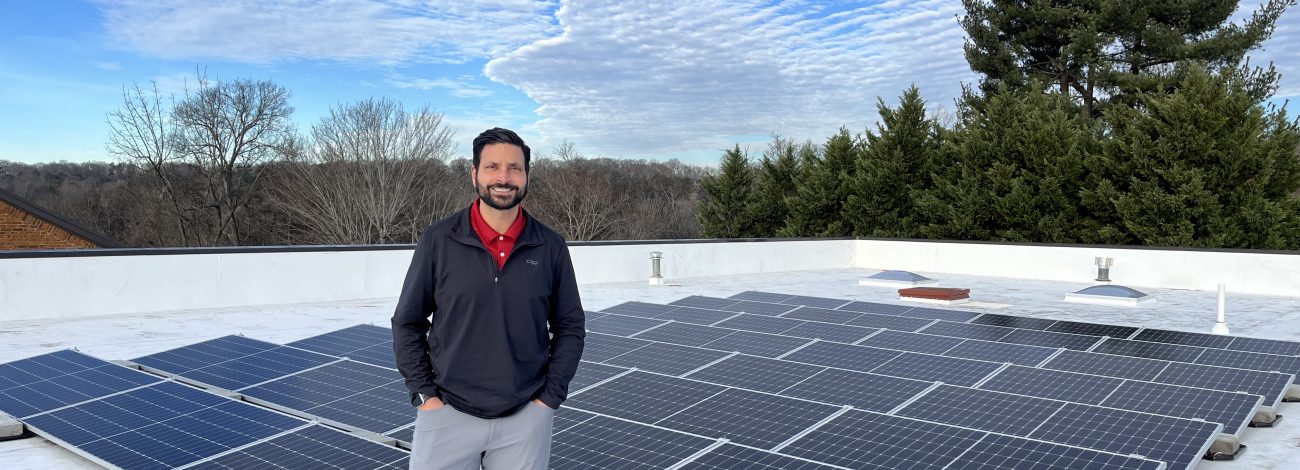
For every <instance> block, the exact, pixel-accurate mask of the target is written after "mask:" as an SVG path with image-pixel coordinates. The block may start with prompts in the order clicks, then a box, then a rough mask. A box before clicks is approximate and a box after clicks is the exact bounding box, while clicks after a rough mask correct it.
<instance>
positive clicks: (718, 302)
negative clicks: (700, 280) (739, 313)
mask: <svg viewBox="0 0 1300 470" xmlns="http://www.w3.org/2000/svg"><path fill="white" fill-rule="evenodd" d="M736 302H740V301H739V300H736V299H721V298H717V297H706V296H703V295H692V296H689V297H682V298H680V299H677V300H674V301H672V302H668V305H673V306H677V307H695V308H707V309H710V310H726V309H727V307H730V306H732V305H735V304H736Z"/></svg>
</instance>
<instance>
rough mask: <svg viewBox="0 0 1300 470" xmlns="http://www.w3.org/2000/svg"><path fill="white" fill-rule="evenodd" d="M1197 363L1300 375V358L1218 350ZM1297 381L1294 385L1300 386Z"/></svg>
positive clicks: (1202, 356)
mask: <svg viewBox="0 0 1300 470" xmlns="http://www.w3.org/2000/svg"><path fill="white" fill-rule="evenodd" d="M1196 363H1197V364H1208V365H1212V366H1224V367H1238V368H1241V369H1249V370H1259V371H1265V372H1281V373H1285V374H1293V375H1300V356H1282V355H1277V354H1265V353H1255V352H1247V351H1232V350H1227V349H1216V350H1214V351H1213V353H1211V354H1203V355H1201V357H1199V358H1197V359H1196ZM1296 380H1297V381H1293V382H1292V383H1295V384H1300V378H1297V379H1296Z"/></svg>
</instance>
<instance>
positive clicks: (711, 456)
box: [681, 444, 838, 470]
mask: <svg viewBox="0 0 1300 470" xmlns="http://www.w3.org/2000/svg"><path fill="white" fill-rule="evenodd" d="M681 468H682V470H734V469H738V468H742V469H749V470H832V469H835V468H838V467H832V466H830V465H826V464H822V463H817V462H813V461H809V460H802V459H797V458H794V457H790V456H787V455H781V454H777V453H774V452H768V451H765V450H758V449H751V448H749V447H740V446H737V445H733V444H723V445H721V446H719V447H718V448H716V449H713V450H711V451H709V452H708V453H707V454H704V455H701V456H699V457H697V458H695V459H694V460H691V463H688V464H686V465H685V466H683V467H681Z"/></svg>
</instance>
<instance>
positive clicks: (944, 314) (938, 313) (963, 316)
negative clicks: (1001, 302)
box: [903, 307, 980, 322]
mask: <svg viewBox="0 0 1300 470" xmlns="http://www.w3.org/2000/svg"><path fill="white" fill-rule="evenodd" d="M903 316H905V317H912V318H928V319H931V320H944V321H951V322H965V321H970V319H972V318H975V317H978V316H980V314H979V313H976V312H964V311H961V310H947V309H942V308H930V307H916V308H913V309H911V310H908V311H906V312H903Z"/></svg>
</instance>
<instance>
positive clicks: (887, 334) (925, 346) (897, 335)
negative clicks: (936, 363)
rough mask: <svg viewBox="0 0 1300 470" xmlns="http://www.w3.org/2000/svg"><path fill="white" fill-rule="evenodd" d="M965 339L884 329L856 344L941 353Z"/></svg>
mask: <svg viewBox="0 0 1300 470" xmlns="http://www.w3.org/2000/svg"><path fill="white" fill-rule="evenodd" d="M965 341H967V340H965V339H962V338H953V337H949V336H937V335H926V334H920V333H908V332H906V331H895V330H884V331H881V332H880V333H876V334H875V335H872V336H871V337H870V338H867V339H864V340H862V341H860V342H858V343H857V344H860V345H862V346H871V347H876V348H885V349H896V350H899V351H912V352H922V353H929V354H943V353H944V352H946V351H948V350H949V349H952V348H953V347H954V346H956V345H958V344H961V343H963V342H965Z"/></svg>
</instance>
